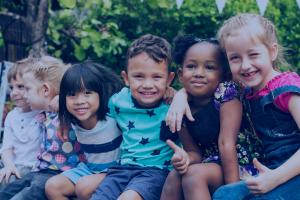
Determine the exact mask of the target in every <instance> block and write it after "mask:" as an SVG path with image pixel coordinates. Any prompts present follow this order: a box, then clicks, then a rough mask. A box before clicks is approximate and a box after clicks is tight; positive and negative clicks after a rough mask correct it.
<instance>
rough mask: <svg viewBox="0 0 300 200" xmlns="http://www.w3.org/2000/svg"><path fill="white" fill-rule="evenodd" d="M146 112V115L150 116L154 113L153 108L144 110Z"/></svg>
mask: <svg viewBox="0 0 300 200" xmlns="http://www.w3.org/2000/svg"><path fill="white" fill-rule="evenodd" d="M146 113H147V115H149V117H152V116H154V115H156V114H155V113H154V110H146Z"/></svg>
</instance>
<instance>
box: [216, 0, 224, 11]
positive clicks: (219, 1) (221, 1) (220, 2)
mask: <svg viewBox="0 0 300 200" xmlns="http://www.w3.org/2000/svg"><path fill="white" fill-rule="evenodd" d="M225 3H226V0H216V4H217V8H218V11H219V13H220V14H221V13H222V12H223V9H224V7H225Z"/></svg>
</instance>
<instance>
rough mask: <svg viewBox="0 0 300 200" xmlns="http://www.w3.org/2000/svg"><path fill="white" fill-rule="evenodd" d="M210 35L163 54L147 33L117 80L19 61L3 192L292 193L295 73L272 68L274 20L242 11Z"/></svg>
mask: <svg viewBox="0 0 300 200" xmlns="http://www.w3.org/2000/svg"><path fill="white" fill-rule="evenodd" d="M217 39H218V40H217ZM217 39H213V38H211V39H201V38H197V37H195V36H192V35H185V36H180V37H177V38H175V40H174V48H173V52H171V46H170V44H169V43H168V42H167V41H166V40H165V39H163V38H161V37H158V36H154V35H149V34H147V35H144V36H142V37H140V38H138V39H137V40H135V41H134V42H133V43H132V44H131V46H130V47H129V49H128V51H127V62H126V67H125V69H124V71H122V73H121V76H122V78H123V80H124V82H125V85H123V83H122V81H121V80H120V78H119V77H118V76H117V75H115V74H114V73H113V72H112V71H111V70H109V69H107V68H106V67H104V66H101V65H99V64H96V63H94V62H90V61H86V62H83V63H79V64H74V65H72V66H69V65H66V64H64V63H63V62H62V61H60V60H59V59H56V58H53V57H50V56H42V57H41V58H26V59H24V60H21V61H18V62H16V63H15V64H14V66H13V67H12V68H11V69H10V70H9V73H8V81H9V85H10V89H11V93H10V96H11V99H12V100H13V101H14V102H15V105H16V107H15V108H14V110H12V111H11V112H10V113H9V114H8V116H7V118H6V120H5V131H4V141H3V146H2V149H1V159H2V162H3V164H4V166H3V168H2V169H1V171H0V181H1V188H0V199H13V200H21V199H55V200H59V199H69V198H77V199H92V200H97V199H99V200H103V199H108V200H115V199H119V200H128V199H130V200H131V199H133V200H141V199H145V200H155V199H162V200H165V199H172V200H176V199H189V200H190V199H216V200H218V199H224V200H228V199H236V200H238V199H251V200H258V199H272V200H273V199H289V200H293V199H295V200H297V199H300V193H299V192H298V191H299V189H300V159H299V157H300V155H299V154H300V150H299V147H300V133H299V127H300V114H299V113H300V96H299V93H300V78H299V76H298V75H297V74H296V73H292V72H284V73H281V72H279V71H278V70H277V67H278V65H280V64H282V63H283V62H282V61H283V60H282V59H283V57H282V48H281V47H280V46H279V44H278V41H277V37H276V30H275V28H274V25H273V24H272V23H271V22H270V21H269V20H267V19H266V18H264V17H262V16H259V15H255V14H240V15H237V16H234V17H231V18H230V19H228V20H227V21H225V22H224V24H223V26H222V27H221V28H220V30H219V32H218V38H217ZM172 59H173V60H174V61H175V64H176V65H177V66H178V77H179V81H180V82H181V83H182V86H183V88H182V89H181V90H179V91H178V92H177V93H176V95H175V96H174V99H173V102H172V104H171V106H169V105H168V104H167V103H166V99H165V98H166V97H165V95H166V94H167V93H169V92H168V90H170V88H169V86H170V85H171V83H172V80H173V78H174V75H175V74H174V73H173V72H171V71H170V70H169V66H170V64H171V62H172ZM57 103H58V105H59V106H58V112H53V111H51V110H50V108H49V105H53V104H54V105H55V104H57ZM184 115H186V117H183V116H184ZM252 161H253V163H252ZM5 183H6V184H5Z"/></svg>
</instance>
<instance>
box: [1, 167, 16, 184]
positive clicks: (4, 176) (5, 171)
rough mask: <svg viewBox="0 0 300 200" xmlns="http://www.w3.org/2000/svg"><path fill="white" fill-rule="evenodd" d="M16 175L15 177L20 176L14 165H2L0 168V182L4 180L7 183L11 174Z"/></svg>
mask: <svg viewBox="0 0 300 200" xmlns="http://www.w3.org/2000/svg"><path fill="white" fill-rule="evenodd" d="M13 174H14V175H16V177H17V178H21V175H20V173H19V170H18V169H17V168H16V167H15V166H11V167H4V168H2V169H1V170H0V183H1V182H3V181H4V180H5V182H6V183H8V180H9V178H10V176H11V175H13Z"/></svg>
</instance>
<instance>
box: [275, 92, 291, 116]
mask: <svg viewBox="0 0 300 200" xmlns="http://www.w3.org/2000/svg"><path fill="white" fill-rule="evenodd" d="M291 97H292V93H291V92H288V93H284V94H281V95H279V96H278V97H277V98H276V99H275V101H274V103H275V105H276V106H277V107H278V108H279V109H280V110H282V111H283V112H289V101H290V99H291Z"/></svg>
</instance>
